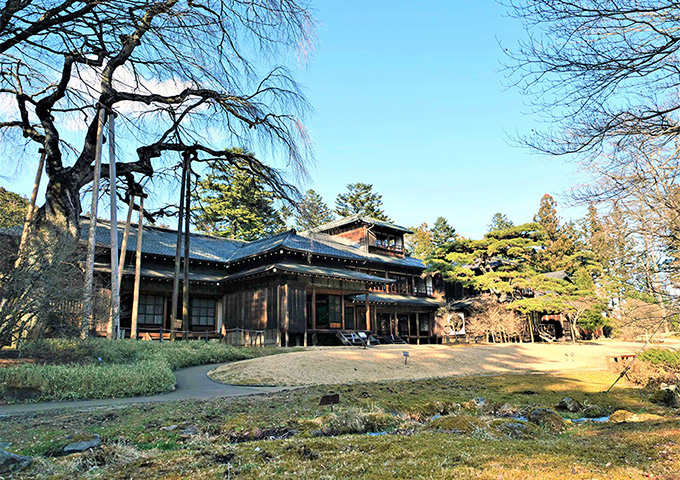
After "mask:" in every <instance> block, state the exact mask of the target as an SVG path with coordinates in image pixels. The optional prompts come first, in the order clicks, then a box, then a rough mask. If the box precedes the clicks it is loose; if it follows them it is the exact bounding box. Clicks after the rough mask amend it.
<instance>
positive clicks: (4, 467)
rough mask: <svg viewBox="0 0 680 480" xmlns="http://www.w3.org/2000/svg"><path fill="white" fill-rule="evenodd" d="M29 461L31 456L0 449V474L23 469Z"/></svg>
mask: <svg viewBox="0 0 680 480" xmlns="http://www.w3.org/2000/svg"><path fill="white" fill-rule="evenodd" d="M29 463H31V457H24V456H23V455H17V454H16V453H11V452H8V451H6V450H0V474H3V473H10V472H16V471H19V470H23V469H24V468H26V467H28V464H29Z"/></svg>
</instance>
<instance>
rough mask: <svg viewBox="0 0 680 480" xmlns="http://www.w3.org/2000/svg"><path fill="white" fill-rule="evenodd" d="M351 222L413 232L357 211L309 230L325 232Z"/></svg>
mask: <svg viewBox="0 0 680 480" xmlns="http://www.w3.org/2000/svg"><path fill="white" fill-rule="evenodd" d="M352 223H365V224H367V225H375V226H377V227H382V228H387V229H390V230H396V231H398V232H403V233H413V232H412V231H411V230H409V229H408V228H406V227H402V226H401V225H396V224H394V223H390V222H385V221H384V220H378V219H377V218H372V217H367V216H365V215H361V214H358V213H357V214H355V215H351V216H349V217H343V218H339V219H338V220H334V221H332V222H329V223H325V224H323V225H319V226H318V227H315V228H313V229H311V230H310V231H311V232H315V233H320V232H327V231H329V230H333V229H334V228H339V227H344V226H345V225H350V224H352Z"/></svg>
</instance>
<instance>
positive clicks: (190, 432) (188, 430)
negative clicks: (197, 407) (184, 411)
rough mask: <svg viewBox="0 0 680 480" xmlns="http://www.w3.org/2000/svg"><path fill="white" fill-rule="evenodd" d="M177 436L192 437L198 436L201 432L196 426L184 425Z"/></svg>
mask: <svg viewBox="0 0 680 480" xmlns="http://www.w3.org/2000/svg"><path fill="white" fill-rule="evenodd" d="M179 434H180V435H181V436H182V437H193V436H195V435H200V434H201V430H200V429H199V428H198V427H197V426H196V425H185V426H184V428H183V429H182V431H181V432H180V433H179Z"/></svg>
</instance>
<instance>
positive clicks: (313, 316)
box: [312, 288, 316, 330]
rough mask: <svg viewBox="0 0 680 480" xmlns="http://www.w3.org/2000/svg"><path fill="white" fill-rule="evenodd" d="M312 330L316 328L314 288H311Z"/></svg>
mask: <svg viewBox="0 0 680 480" xmlns="http://www.w3.org/2000/svg"><path fill="white" fill-rule="evenodd" d="M312 330H316V289H315V288H312Z"/></svg>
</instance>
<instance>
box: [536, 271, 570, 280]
mask: <svg viewBox="0 0 680 480" xmlns="http://www.w3.org/2000/svg"><path fill="white" fill-rule="evenodd" d="M543 276H544V277H548V278H555V279H557V280H564V281H566V282H569V283H572V281H571V277H569V275H568V274H567V272H565V271H564V270H557V271H555V272H548V273H544V274H543Z"/></svg>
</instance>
